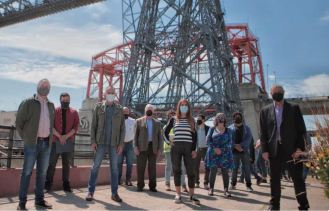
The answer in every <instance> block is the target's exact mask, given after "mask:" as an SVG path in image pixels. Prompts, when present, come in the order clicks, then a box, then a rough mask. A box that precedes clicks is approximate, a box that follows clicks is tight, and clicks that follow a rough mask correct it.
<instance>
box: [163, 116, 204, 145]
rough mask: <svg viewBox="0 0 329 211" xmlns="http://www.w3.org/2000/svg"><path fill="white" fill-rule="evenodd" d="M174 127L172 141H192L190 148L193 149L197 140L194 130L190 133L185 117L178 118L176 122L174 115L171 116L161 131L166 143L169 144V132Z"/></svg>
mask: <svg viewBox="0 0 329 211" xmlns="http://www.w3.org/2000/svg"><path fill="white" fill-rule="evenodd" d="M172 128H174V139H173V140H172V141H174V142H176V141H177V142H178V141H181V142H189V143H192V149H193V150H195V148H196V142H197V134H196V132H194V133H192V131H191V126H190V125H189V124H188V121H187V119H183V118H182V119H179V122H176V117H172V118H171V119H170V120H169V121H168V123H167V125H166V128H165V130H164V131H163V139H164V140H165V142H166V143H167V144H170V142H171V141H170V139H169V132H170V130H171V129H172Z"/></svg>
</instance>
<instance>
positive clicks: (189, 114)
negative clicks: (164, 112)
mask: <svg viewBox="0 0 329 211" xmlns="http://www.w3.org/2000/svg"><path fill="white" fill-rule="evenodd" d="M182 103H186V104H187V107H188V111H187V113H186V118H187V121H188V124H189V125H190V127H191V130H192V131H193V132H194V131H195V128H194V124H195V121H194V118H193V116H192V111H191V106H190V103H189V102H188V101H187V100H186V99H181V100H180V101H179V102H178V105H177V111H176V122H178V123H179V119H180V118H181V115H182V114H181V112H180V107H181V104H182Z"/></svg>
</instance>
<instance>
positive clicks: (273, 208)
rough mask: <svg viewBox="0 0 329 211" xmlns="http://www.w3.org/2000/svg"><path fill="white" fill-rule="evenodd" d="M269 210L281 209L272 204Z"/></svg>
mask: <svg viewBox="0 0 329 211" xmlns="http://www.w3.org/2000/svg"><path fill="white" fill-rule="evenodd" d="M267 210H268V211H274V210H280V208H279V207H273V206H272V205H271V206H270V207H269V208H268V209H267Z"/></svg>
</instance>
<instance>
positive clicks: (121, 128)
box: [86, 86, 126, 202]
mask: <svg viewBox="0 0 329 211" xmlns="http://www.w3.org/2000/svg"><path fill="white" fill-rule="evenodd" d="M115 95H116V93H115V89H114V87H112V86H109V87H107V88H106V92H105V93H104V96H105V98H106V101H105V102H102V103H98V104H97V105H96V107H95V109H94V112H93V119H92V123H91V134H90V137H91V143H92V148H93V151H94V152H95V155H94V164H93V166H92V168H91V172H90V177H89V184H88V195H87V197H86V200H87V201H92V200H93V197H94V192H95V186H96V182H97V176H98V170H99V168H100V166H101V164H102V160H103V157H104V155H105V152H106V149H107V150H108V154H109V160H110V166H111V191H112V197H111V199H112V200H113V201H116V202H122V199H121V198H120V197H119V195H118V155H119V154H120V153H121V152H122V147H123V145H124V143H123V141H124V139H125V133H126V126H125V117H124V114H123V109H122V107H121V106H120V105H118V104H116V103H115V102H114V99H115Z"/></svg>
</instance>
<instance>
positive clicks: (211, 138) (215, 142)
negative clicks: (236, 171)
mask: <svg viewBox="0 0 329 211" xmlns="http://www.w3.org/2000/svg"><path fill="white" fill-rule="evenodd" d="M207 143H208V146H209V148H208V150H207V154H206V157H205V161H204V163H205V166H207V167H217V168H225V169H233V168H234V161H233V153H232V148H231V147H232V132H231V130H229V129H226V131H225V132H224V133H223V134H220V133H218V132H217V131H216V130H215V127H211V128H210V129H209V132H208V135H207ZM215 148H219V149H220V151H221V154H220V155H217V154H216V153H215V151H214V149H215Z"/></svg>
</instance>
